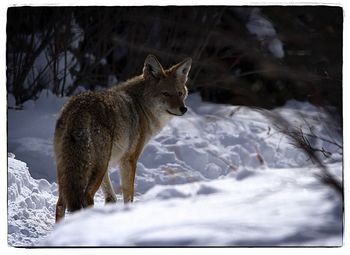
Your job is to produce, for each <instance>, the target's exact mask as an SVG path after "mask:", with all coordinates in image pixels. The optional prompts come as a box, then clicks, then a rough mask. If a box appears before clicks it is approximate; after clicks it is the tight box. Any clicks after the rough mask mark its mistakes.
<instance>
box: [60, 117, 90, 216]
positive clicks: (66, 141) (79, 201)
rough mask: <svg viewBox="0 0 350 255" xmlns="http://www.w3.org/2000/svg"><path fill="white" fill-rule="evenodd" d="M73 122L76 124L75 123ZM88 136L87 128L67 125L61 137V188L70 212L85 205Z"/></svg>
mask: <svg viewBox="0 0 350 255" xmlns="http://www.w3.org/2000/svg"><path fill="white" fill-rule="evenodd" d="M71 124H72V126H74V123H71ZM75 124H76V123H75ZM78 127H79V125H78ZM88 136H89V134H88V131H87V130H84V129H78V130H77V129H74V127H72V128H69V127H67V129H66V132H64V134H63V135H62V138H61V139H62V146H61V152H60V160H59V161H60V166H59V167H60V171H62V174H61V178H62V179H61V180H60V183H61V187H60V189H61V194H62V195H63V197H64V200H65V202H66V206H67V210H68V211H70V212H74V211H77V210H79V209H81V208H83V207H85V201H84V192H85V188H86V185H87V181H88V178H87V175H88V172H89V171H88V168H89V151H88V144H87V143H88V141H89V139H88V138H89V137H88ZM59 178H60V177H59Z"/></svg>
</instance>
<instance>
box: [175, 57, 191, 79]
mask: <svg viewBox="0 0 350 255" xmlns="http://www.w3.org/2000/svg"><path fill="white" fill-rule="evenodd" d="M191 64H192V58H186V59H185V60H184V61H182V62H181V63H179V64H177V68H176V76H177V77H178V78H179V79H181V80H183V81H184V82H186V81H187V77H188V73H189V72H190V70H191Z"/></svg>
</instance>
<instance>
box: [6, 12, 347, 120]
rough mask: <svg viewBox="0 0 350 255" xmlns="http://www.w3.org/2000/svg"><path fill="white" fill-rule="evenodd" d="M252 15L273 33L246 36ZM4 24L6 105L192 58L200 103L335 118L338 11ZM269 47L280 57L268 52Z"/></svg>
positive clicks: (69, 17)
mask: <svg viewBox="0 0 350 255" xmlns="http://www.w3.org/2000/svg"><path fill="white" fill-rule="evenodd" d="M254 13H258V17H263V19H265V20H267V21H268V22H270V25H272V27H273V28H272V30H273V29H274V30H275V34H273V33H272V34H268V35H264V36H257V34H254V33H251V32H250V31H249V29H248V28H247V24H248V23H249V20H251V19H252V17H253V16H252V15H253V14H254ZM259 15H260V16H259ZM7 18H8V19H7V51H6V52H7V91H8V93H11V94H13V96H14V98H15V101H16V106H11V107H18V108H20V107H21V105H22V104H23V103H24V102H26V101H27V100H31V99H36V98H37V97H38V95H39V94H40V92H41V91H42V90H43V89H50V90H51V91H52V92H53V93H54V94H56V95H57V96H70V95H73V94H76V93H78V90H77V88H79V86H82V87H85V88H86V89H89V90H96V89H100V88H101V87H102V88H103V87H109V86H111V85H113V83H117V81H123V80H125V79H127V78H130V77H133V76H135V75H138V74H140V73H141V70H142V65H143V61H144V59H145V57H146V56H147V55H148V54H150V53H151V54H154V55H156V56H157V57H158V58H159V60H160V62H161V63H162V64H163V65H164V66H169V65H171V64H174V63H176V62H177V61H180V60H182V59H183V58H185V57H189V56H190V57H192V59H193V66H192V70H191V73H190V80H189V82H188V87H189V89H190V92H194V91H199V92H200V94H201V96H202V98H203V99H204V100H207V101H212V102H218V103H229V104H233V105H247V106H254V107H263V108H267V109H271V108H274V107H276V106H281V105H283V104H284V103H285V102H286V101H287V100H289V99H296V100H302V101H306V100H307V101H310V102H311V103H313V104H315V105H321V106H325V105H332V106H335V109H336V113H337V114H338V116H340V118H341V116H342V36H343V12H342V8H340V7H330V6H293V7H291V6H283V7H282V6H263V7H259V6H255V7H253V6H250V7H235V6H210V7H209V6H192V7H191V6H189V7H180V6H179V7H176V6H171V7H149V6H148V7H147V6H145V7H12V8H9V9H8V17H7ZM259 22H260V23H261V20H260V21H259V20H258V21H257V24H258V26H259V24H260V23H259ZM263 23H264V22H262V23H261V24H260V26H261V29H264V26H266V24H263ZM265 23H266V22H265ZM270 30H271V29H270ZM272 40H278V41H279V42H281V43H282V45H283V56H276V55H274V54H272V52H271V51H270V50H269V45H270V42H271V41H272Z"/></svg>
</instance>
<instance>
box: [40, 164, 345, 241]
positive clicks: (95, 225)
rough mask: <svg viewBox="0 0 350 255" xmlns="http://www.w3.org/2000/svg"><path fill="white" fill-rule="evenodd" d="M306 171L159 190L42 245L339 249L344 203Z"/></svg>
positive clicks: (83, 215) (73, 222)
mask: <svg viewBox="0 0 350 255" xmlns="http://www.w3.org/2000/svg"><path fill="white" fill-rule="evenodd" d="M333 167H335V168H337V167H339V165H334V166H333ZM305 171H306V169H278V170H276V169H274V170H266V171H264V172H263V173H262V172H261V173H257V172H255V173H254V174H251V175H250V176H249V178H248V177H247V178H246V179H244V181H242V179H239V178H234V177H231V178H225V179H222V180H213V181H210V182H197V183H190V184H182V185H163V186H160V185H157V186H155V187H153V188H152V189H151V190H149V191H148V192H147V193H146V194H145V195H144V196H143V197H142V201H139V202H136V203H134V204H132V205H128V206H127V207H124V206H122V205H117V206H107V207H103V208H95V209H89V210H85V211H82V212H79V213H77V214H75V215H73V216H72V217H71V218H69V219H67V220H66V221H65V222H63V223H61V224H59V225H58V226H57V228H56V229H55V231H53V232H52V233H51V234H50V235H49V236H48V237H47V238H46V239H45V240H44V241H43V242H42V243H41V244H40V245H43V246H163V245H164V246H218V245H219V246H220V245H229V246H230V245H232V246H236V245H239V246H266V245H267V246H275V245H276V246H278V245H283V246H288V245H305V246H309V245H311V246H313V245H325V246H327V245H331V246H340V245H342V238H341V235H342V221H341V215H342V208H341V206H339V204H341V202H340V201H339V198H338V197H337V196H336V194H334V193H333V192H332V191H330V190H329V189H328V188H327V187H325V186H324V185H322V184H320V183H319V182H318V181H317V180H316V179H315V178H314V177H313V176H312V175H311V174H305ZM308 171H309V172H310V170H308ZM311 172H312V171H311ZM320 201H322V203H320ZM98 230H103V231H98Z"/></svg>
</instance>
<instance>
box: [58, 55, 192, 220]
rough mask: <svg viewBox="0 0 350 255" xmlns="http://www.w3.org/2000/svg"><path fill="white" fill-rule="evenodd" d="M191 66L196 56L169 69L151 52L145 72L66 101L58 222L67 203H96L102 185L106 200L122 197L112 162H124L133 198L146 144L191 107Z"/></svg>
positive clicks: (128, 198)
mask: <svg viewBox="0 0 350 255" xmlns="http://www.w3.org/2000/svg"><path fill="white" fill-rule="evenodd" d="M190 66H191V59H186V60H185V61H183V62H181V63H179V64H177V65H175V66H173V67H171V68H170V69H168V70H164V69H163V67H162V66H161V65H160V63H159V62H158V60H157V59H156V58H155V57H154V56H148V57H147V58H146V60H145V64H144V69H143V73H142V75H140V76H137V77H135V78H133V79H131V80H129V81H127V82H125V83H124V84H121V85H118V86H114V87H113V88H111V89H109V90H105V91H101V92H85V93H82V94H80V95H78V96H74V97H72V98H71V99H70V100H69V101H68V102H67V103H66V104H65V106H64V107H63V109H62V111H61V114H60V117H59V118H58V120H57V123H56V129H55V135H54V152H55V159H56V165H57V179H58V187H59V198H58V201H57V205H56V222H57V221H58V220H60V219H61V218H62V217H64V214H65V210H66V208H67V209H68V210H69V211H72V212H74V211H77V210H79V209H81V208H85V207H89V206H92V205H93V204H94V195H95V193H96V191H97V190H98V188H99V187H100V186H101V188H102V190H103V192H104V195H105V201H106V203H108V202H115V201H116V197H115V193H114V191H113V188H112V186H111V182H110V179H109V176H108V167H109V166H111V165H112V166H115V165H116V164H119V168H120V179H121V186H122V192H123V198H124V202H125V203H126V202H132V201H133V198H134V180H135V172H136V164H137V160H138V157H139V155H140V154H141V152H142V150H143V147H144V146H145V144H146V143H147V142H148V140H149V139H150V138H151V137H152V136H154V135H155V134H156V133H157V132H159V131H160V130H161V128H162V127H163V126H164V125H165V124H166V122H167V121H168V120H170V119H171V117H172V116H173V115H179V116H181V115H183V114H184V112H185V111H186V108H185V105H184V100H185V98H186V96H187V89H186V87H185V83H186V80H187V76H188V72H189V70H190Z"/></svg>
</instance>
